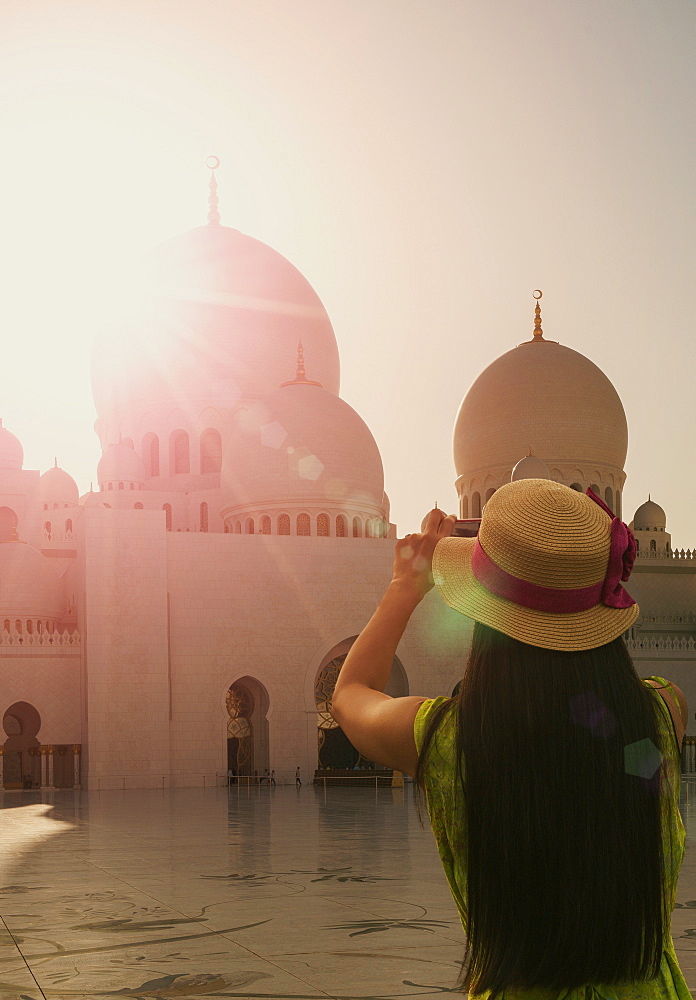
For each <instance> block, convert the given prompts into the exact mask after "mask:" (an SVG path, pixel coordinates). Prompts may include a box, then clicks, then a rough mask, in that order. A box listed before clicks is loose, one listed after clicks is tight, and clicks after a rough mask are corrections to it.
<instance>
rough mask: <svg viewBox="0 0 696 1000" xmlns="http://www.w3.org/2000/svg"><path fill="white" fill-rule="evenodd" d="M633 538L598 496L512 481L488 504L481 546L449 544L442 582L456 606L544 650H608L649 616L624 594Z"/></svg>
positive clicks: (443, 546) (438, 553) (460, 541)
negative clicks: (640, 617) (641, 617)
mask: <svg viewBox="0 0 696 1000" xmlns="http://www.w3.org/2000/svg"><path fill="white" fill-rule="evenodd" d="M634 556H635V541H634V539H633V534H632V533H631V531H630V530H629V528H627V527H626V525H625V524H624V523H623V522H622V521H621V520H620V519H619V518H618V517H614V515H613V514H612V512H611V511H610V510H609V508H608V507H607V506H606V505H605V504H604V503H603V501H602V500H601V499H600V498H599V497H596V496H595V495H594V494H593V493H591V491H589V490H588V493H587V494H584V493H579V492H577V491H576V490H571V489H569V488H568V487H567V486H563V485H561V484H560V483H554V482H552V481H551V480H549V479H522V480H518V481H517V482H513V483H507V484H506V485H505V486H502V487H501V488H500V489H499V490H497V491H496V492H495V493H494V494H493V496H492V497H491V498H490V500H489V501H488V502H487V504H486V507H485V510H484V512H483V517H482V520H481V528H480V531H479V535H478V538H458V537H452V538H443V539H441V540H440V541H439V542H438V544H437V546H436V547H435V554H434V556H433V577H434V580H435V584H436V586H437V587H438V589H439V591H440V594H441V595H442V597H443V599H444V600H445V601H446V603H447V604H449V606H450V607H451V608H454V609H455V610H456V611H459V612H461V613H462V614H464V615H467V616H468V617H469V618H473V619H474V620H475V621H478V622H481V623H482V624H484V625H489V626H490V627H491V628H494V629H497V630H498V631H499V632H504V633H505V634H506V635H509V636H511V637H512V638H513V639H519V640H520V642H525V643H528V644H529V645H531V646H541V647H543V648H544V649H559V650H569V651H570V650H580V649H593V648H594V647H596V646H603V645H604V644H605V643H607V642H611V641H612V640H613V639H616V638H617V636H620V635H621V633H622V632H625V631H626V629H628V628H630V627H631V625H633V623H634V622H635V620H636V618H637V617H638V613H639V608H638V605H637V604H636V603H635V601H634V600H633V598H632V597H631V596H630V594H628V592H627V591H626V590H624V588H623V587H622V586H621V583H620V581H621V580H627V579H628V577H629V575H630V572H631V567H632V565H633V559H634Z"/></svg>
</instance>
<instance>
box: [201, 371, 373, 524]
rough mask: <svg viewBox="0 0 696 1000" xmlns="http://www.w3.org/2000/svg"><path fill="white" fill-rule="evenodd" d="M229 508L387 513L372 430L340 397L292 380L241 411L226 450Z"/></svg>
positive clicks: (226, 505)
mask: <svg viewBox="0 0 696 1000" xmlns="http://www.w3.org/2000/svg"><path fill="white" fill-rule="evenodd" d="M221 488H222V493H223V506H224V508H225V509H226V510H230V509H232V508H235V507H263V506H270V505H274V506H276V507H277V506H280V505H284V504H308V505H311V504H314V505H317V504H321V505H329V506H331V507H333V508H337V507H341V506H342V505H349V506H352V507H355V506H357V507H365V506H367V507H368V508H369V509H371V510H374V511H375V513H377V512H379V513H383V505H384V471H383V469H382V459H381V456H380V454H379V450H378V448H377V445H376V443H375V439H374V438H373V437H372V434H371V433H370V430H369V428H368V427H367V425H366V424H365V423H364V421H363V420H362V419H361V418H360V417H359V416H358V414H357V413H356V412H355V410H354V409H353V408H352V407H350V406H349V405H348V403H346V402H345V401H344V400H342V399H341V398H340V397H339V396H335V395H334V394H333V393H332V392H327V391H326V390H325V389H323V388H322V387H321V386H318V385H312V384H311V383H301V382H292V383H289V384H288V385H285V386H283V387H281V388H280V389H276V391H275V392H272V393H271V394H270V395H269V396H266V398H265V399H262V400H260V401H259V402H258V403H256V404H254V405H253V406H252V407H251V408H250V409H249V410H244V411H241V412H240V413H239V414H238V416H237V419H236V422H235V426H234V428H233V430H232V432H231V433H230V435H229V437H228V439H227V441H226V442H225V445H224V447H223V463H222V475H221Z"/></svg>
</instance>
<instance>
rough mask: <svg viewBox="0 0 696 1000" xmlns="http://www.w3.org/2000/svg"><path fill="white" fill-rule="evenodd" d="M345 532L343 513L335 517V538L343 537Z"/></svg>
mask: <svg viewBox="0 0 696 1000" xmlns="http://www.w3.org/2000/svg"><path fill="white" fill-rule="evenodd" d="M346 533H347V527H346V519H345V517H344V516H343V514H339V515H338V517H337V518H336V538H345V537H346Z"/></svg>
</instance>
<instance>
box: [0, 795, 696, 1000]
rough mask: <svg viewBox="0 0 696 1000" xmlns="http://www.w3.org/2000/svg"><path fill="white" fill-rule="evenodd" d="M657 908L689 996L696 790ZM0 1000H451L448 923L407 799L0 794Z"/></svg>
mask: <svg viewBox="0 0 696 1000" xmlns="http://www.w3.org/2000/svg"><path fill="white" fill-rule="evenodd" d="M682 790H683V796H682V798H683V803H682V809H683V815H684V819H685V823H686V826H687V838H688V839H687V855H686V860H685V862H684V866H683V869H682V874H681V879H680V883H679V891H678V896H677V899H678V905H677V908H676V909H675V911H674V915H673V934H674V939H675V945H676V949H677V954H678V956H679V960H680V963H681V966H682V969H683V970H684V974H685V978H686V980H687V982H688V983H689V986H690V988H691V989H692V990H693V991H696V858H694V857H693V854H692V851H691V850H689V847H690V845H691V842H692V841H693V838H694V836H696V781H692V780H689V781H684V782H683V783H682ZM0 806H1V807H2V808H1V809H0V867H1V868H2V871H1V872H0V998H1V1000H39V998H42V997H43V998H47V1000H58V998H67V997H72V998H74V997H77V998H84V1000H87V998H97V997H134V998H167V997H172V998H174V997H176V998H180V1000H185V998H188V997H191V998H198V997H236V998H244V1000H246V998H248V1000H256V998H273V1000H275V998H281V997H282V998H292V1000H305V998H307V1000H311V998H314V997H333V998H337V1000H352V998H356V1000H369V998H373V1000H376V998H379V1000H392V998H393V1000H395V998H401V997H404V998H405V997H424V998H427V997H435V996H442V995H443V994H451V991H452V990H453V987H454V982H455V979H456V975H457V970H458V960H459V959H460V957H461V955H462V953H463V939H462V934H461V930H460V926H459V921H458V918H457V915H456V912H455V909H454V906H453V904H452V902H451V898H450V896H449V891H448V889H447V886H446V883H445V880H444V876H443V875H442V873H441V870H440V867H439V861H438V858H437V853H436V850H435V845H434V841H433V839H432V835H431V833H430V830H429V829H428V828H421V826H420V824H419V822H418V817H417V813H416V809H415V805H414V802H413V797H412V789H411V788H410V787H407V788H406V789H405V790H403V789H393V790H392V789H390V788H384V789H382V788H381V789H378V790H374V789H367V788H333V789H329V790H328V791H327V792H326V793H324V791H323V790H321V789H315V788H314V787H312V786H307V785H305V786H304V787H303V788H302V789H300V790H296V789H295V788H294V787H292V786H290V787H287V786H286V787H277V788H275V789H269V788H266V787H265V786H262V787H260V788H258V787H252V788H250V789H237V788H232V789H231V790H230V792H229V793H228V791H227V789H225V788H209V789H176V790H166V791H165V790H162V791H144V790H143V791H124V792H117V791H108V792H86V791H82V792H72V791H55V792H48V791H45V792H5V793H4V794H3V795H2V796H1V797H0Z"/></svg>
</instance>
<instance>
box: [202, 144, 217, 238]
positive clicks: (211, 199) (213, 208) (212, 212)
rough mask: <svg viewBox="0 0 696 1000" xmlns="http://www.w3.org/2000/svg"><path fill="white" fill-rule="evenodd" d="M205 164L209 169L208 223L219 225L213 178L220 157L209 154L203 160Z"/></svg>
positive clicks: (215, 185) (215, 183) (215, 188)
mask: <svg viewBox="0 0 696 1000" xmlns="http://www.w3.org/2000/svg"><path fill="white" fill-rule="evenodd" d="M205 165H206V167H208V169H209V170H210V194H209V195H208V225H209V226H219V225H220V213H219V212H218V195H217V180H216V179H215V171H216V170H217V168H218V167H219V166H220V158H219V157H218V156H209V157H208V159H207V160H206V161H205Z"/></svg>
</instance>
